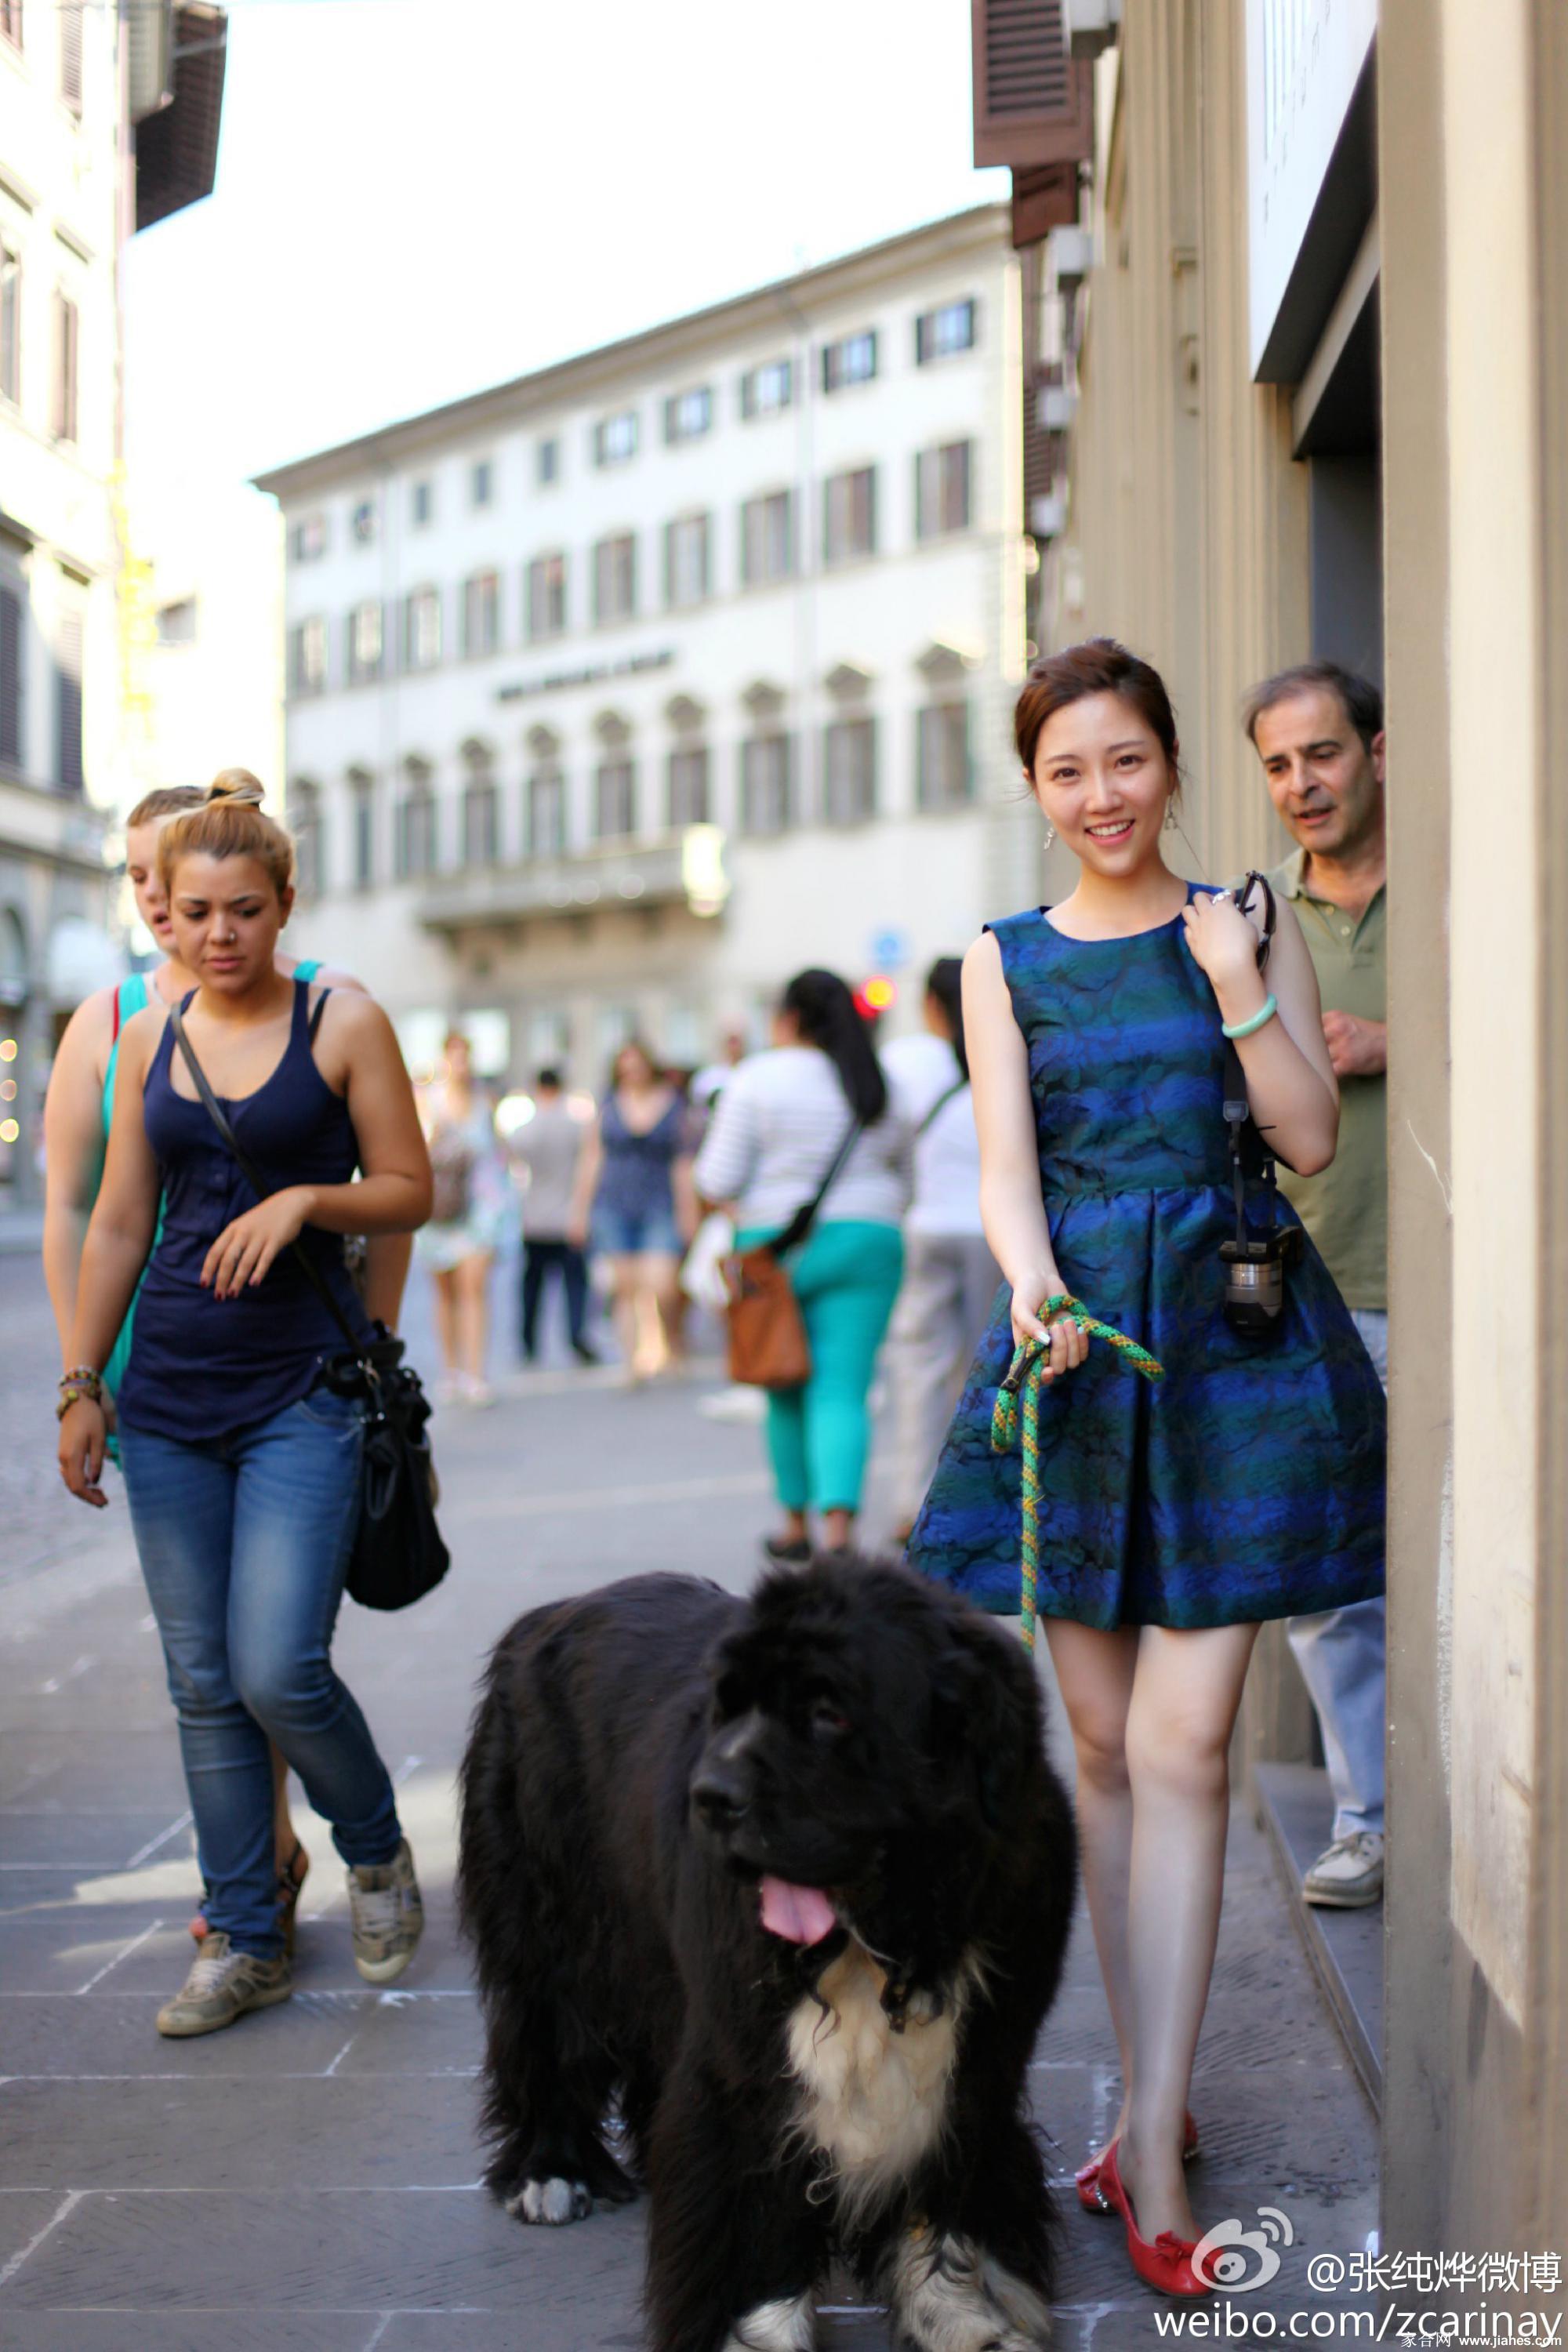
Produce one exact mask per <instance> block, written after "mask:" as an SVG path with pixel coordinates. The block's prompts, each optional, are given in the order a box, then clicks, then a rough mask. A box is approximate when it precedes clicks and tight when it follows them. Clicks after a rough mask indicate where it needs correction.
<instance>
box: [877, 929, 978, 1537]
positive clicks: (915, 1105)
mask: <svg viewBox="0 0 1568 2352" xmlns="http://www.w3.org/2000/svg"><path fill="white" fill-rule="evenodd" d="M962 978H963V964H962V962H961V961H960V959H959V958H958V957H957V956H939V957H938V958H937V961H935V963H933V964H932V966H931V970H930V971H929V972H928V973H927V975H926V987H925V1003H924V1007H923V1013H924V1021H925V1026H924V1028H923V1029H922V1030H921V1032H920V1034H918V1035H916V1036H913V1037H895V1038H893V1039H891V1040H890V1041H889V1044H888V1045H885V1046H884V1047H883V1048H882V1056H881V1059H882V1067H883V1068H884V1070H886V1072H887V1074H888V1079H889V1084H890V1085H891V1087H892V1089H893V1094H894V1097H895V1098H896V1099H897V1101H898V1102H899V1104H900V1108H901V1109H902V1110H903V1112H904V1115H905V1117H906V1118H908V1120H909V1122H910V1129H911V1130H912V1133H913V1137H914V1192H913V1195H912V1197H911V1199H910V1205H909V1209H908V1212H907V1213H906V1215H905V1217H904V1279H903V1283H902V1285H901V1286H900V1291H899V1300H898V1305H897V1306H896V1307H894V1309H893V1320H892V1325H891V1328H890V1332H889V1338H890V1341H891V1345H890V1346H889V1349H888V1384H889V1389H890V1391H891V1393H892V1404H893V1430H894V1442H895V1447H896V1453H895V1461H896V1473H895V1475H896V1476H897V1479H898V1486H897V1490H896V1494H895V1498H894V1510H895V1512H896V1515H897V1516H896V1519H895V1530H896V1539H897V1540H898V1542H900V1543H907V1542H908V1541H909V1538H910V1529H911V1528H913V1526H914V1523H915V1515H916V1513H917V1512H918V1511H919V1509H920V1507H921V1500H922V1498H923V1497H924V1495H925V1490H926V1488H927V1486H929V1485H930V1484H931V1472H932V1471H933V1470H934V1469H935V1467H936V1457H937V1454H938V1453H939V1452H940V1450H941V1447H942V1437H943V1434H944V1433H945V1431H946V1429H947V1425H948V1423H949V1422H950V1421H951V1420H952V1410H953V1407H954V1405H956V1404H957V1402H958V1398H959V1391H960V1390H961V1388H962V1387H963V1375H964V1372H965V1370H967V1369H968V1365H969V1360H970V1358H971V1357H972V1356H973V1353H974V1347H975V1342H976V1340H977V1339H979V1337H980V1334H981V1332H982V1331H983V1330H984V1328H985V1320H986V1318H987V1316H988V1315H989V1314H990V1312H991V1308H992V1305H993V1303H994V1299H995V1297H996V1291H997V1286H998V1285H999V1284H1000V1282H1001V1280H1002V1273H1001V1269H1000V1267H999V1266H998V1265H997V1264H996V1261H995V1259H994V1257H993V1256H992V1255H991V1247H990V1244H989V1243H988V1242H987V1241H986V1238H985V1231H984V1226H983V1225H982V1223H981V1222H980V1139H979V1138H978V1136H977V1135H976V1133H975V1131H974V1098H973V1095H972V1093H971V1092H970V1086H969V1060H968V1056H967V1055H966V1054H965V1052H964V1046H963V1003H962V1000H961V993H960V991H961V982H962Z"/></svg>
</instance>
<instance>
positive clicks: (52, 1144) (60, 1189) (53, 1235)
mask: <svg viewBox="0 0 1568 2352" xmlns="http://www.w3.org/2000/svg"><path fill="white" fill-rule="evenodd" d="M114 993H115V992H114V990H113V989H112V988H100V989H98V990H96V991H95V992H94V993H93V994H92V995H91V996H89V998H88V999H87V1000H86V1002H85V1003H82V1004H79V1005H78V1007H77V1009H76V1011H75V1012H74V1013H72V1014H71V1017H70V1019H69V1021H68V1023H67V1024H66V1032H65V1035H64V1036H63V1037H62V1038H61V1039H60V1042H59V1046H58V1050H57V1052H56V1055H55V1060H54V1067H53V1068H52V1069H51V1071H50V1072H49V1090H48V1093H47V1095H46V1097H44V1281H45V1283H46V1284H47V1287H48V1293H49V1305H50V1306H51V1307H53V1308H54V1313H55V1329H56V1332H57V1334H58V1339H59V1343H60V1361H61V1363H62V1365H63V1364H66V1363H68V1362H69V1361H70V1360H71V1359H70V1353H69V1350H70V1339H71V1326H72V1324H73V1323H74V1322H75V1320H76V1294H77V1281H78V1277H79V1274H80V1272H81V1254H82V1249H83V1247H84V1245H85V1244H86V1241H87V1228H88V1221H89V1218H90V1216H91V1214H92V1204H93V1202H94V1201H95V1200H96V1199H97V1197H98V1187H99V1180H100V1177H101V1176H102V1174H103V1162H104V1139H103V1074H104V1070H105V1068H106V1067H107V1066H108V1060H109V1050H110V1045H111V1044H112V1043H113V1037H114Z"/></svg>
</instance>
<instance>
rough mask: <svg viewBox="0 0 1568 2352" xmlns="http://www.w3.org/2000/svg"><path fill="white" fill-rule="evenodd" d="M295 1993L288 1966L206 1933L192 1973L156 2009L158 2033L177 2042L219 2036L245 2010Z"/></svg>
mask: <svg viewBox="0 0 1568 2352" xmlns="http://www.w3.org/2000/svg"><path fill="white" fill-rule="evenodd" d="M293 1990H294V1979H293V1977H292V1976H291V1975H290V1973H289V1963H288V1961H287V1960H286V1959H284V1958H282V1957H281V1955H279V1958H277V1959H275V1960H263V1959H258V1958H257V1956H256V1954H255V1953H254V1952H236V1951H232V1950H231V1949H230V1948H229V1940H228V1937H226V1935H222V1934H217V1935H214V1934H212V1933H210V1932H209V1933H208V1934H207V1935H205V1936H204V1937H203V1938H202V1944H201V1948H200V1950H199V1951H198V1953H197V1954H196V1957H195V1959H194V1960H193V1961H192V1962H191V1972H190V1974H189V1976H188V1977H187V1978H186V1979H185V1981H184V1984H183V1985H182V1986H181V1987H180V1990H179V1991H178V1992H177V1993H176V1994H175V1995H174V2000H170V2001H165V2002H164V2004H163V2008H162V2009H161V2010H160V2011H158V2031H159V2032H160V2033H164V2034H167V2035H168V2036H169V2037H170V2039H171V2040H173V2041H180V2040H184V2039H185V2038H186V2037H188V2036H189V2035H191V2034H194V2033H217V2032H221V2031H222V2029H223V2028H224V2027H225V2026H226V2025H232V2024H233V2023H234V2021H235V2020H236V2019H237V2018H239V2017H243V2016H244V2015H245V2012H246V2011H247V2009H270V2008H271V2007H272V2006H273V2004H274V2002H275V2001H279V2000H288V1998H289V1994H290V1993H291V1992H292V1991H293Z"/></svg>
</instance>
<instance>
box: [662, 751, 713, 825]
mask: <svg viewBox="0 0 1568 2352" xmlns="http://www.w3.org/2000/svg"><path fill="white" fill-rule="evenodd" d="M707 822H708V746H707V745H706V743H688V744H685V745H683V746H682V748H681V749H680V750H679V751H672V752H671V753H670V755H669V806H668V824H669V829H670V831H671V832H672V833H678V832H679V830H680V828H681V826H682V825H686V824H707Z"/></svg>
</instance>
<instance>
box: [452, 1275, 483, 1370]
mask: <svg viewBox="0 0 1568 2352" xmlns="http://www.w3.org/2000/svg"><path fill="white" fill-rule="evenodd" d="M491 1256H492V1253H491V1252H490V1251H489V1250H475V1251H474V1252H473V1254H472V1255H471V1256H468V1257H466V1258H463V1259H461V1260H460V1261H459V1262H458V1265H455V1266H454V1267H453V1269H452V1282H453V1288H454V1291H455V1293H456V1301H457V1315H456V1322H457V1349H458V1378H459V1379H461V1380H466V1381H468V1388H469V1391H470V1393H473V1392H475V1391H479V1390H482V1389H483V1387H484V1384H485V1355H486V1351H487V1349H488V1347H489V1312H490V1291H489V1283H490V1261H491Z"/></svg>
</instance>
